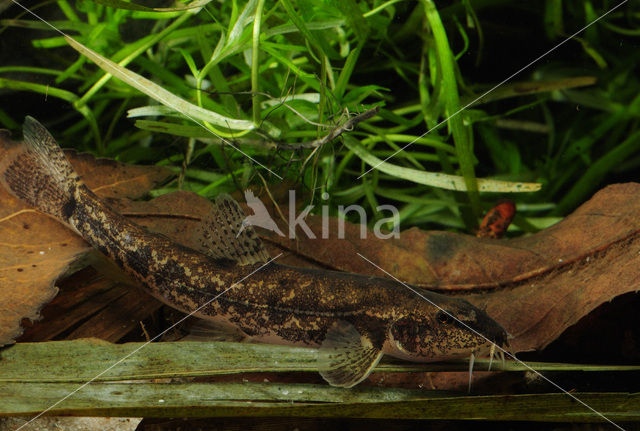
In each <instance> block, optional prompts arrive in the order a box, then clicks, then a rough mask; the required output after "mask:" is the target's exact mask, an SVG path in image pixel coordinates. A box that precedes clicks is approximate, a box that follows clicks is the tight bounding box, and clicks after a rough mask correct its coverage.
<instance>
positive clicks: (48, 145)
mask: <svg viewBox="0 0 640 431" xmlns="http://www.w3.org/2000/svg"><path fill="white" fill-rule="evenodd" d="M23 134H24V141H23V142H22V144H21V145H19V146H17V147H15V148H12V149H11V150H10V151H9V152H8V154H7V156H6V157H5V158H4V160H1V161H0V184H2V186H4V187H5V188H6V189H7V191H9V192H10V193H11V194H13V195H14V196H16V197H17V198H19V199H21V200H23V201H24V202H26V203H28V204H29V205H31V206H33V207H35V208H37V209H38V210H40V211H42V212H44V213H47V214H49V215H51V216H54V217H56V218H58V219H60V220H62V221H64V222H67V221H68V219H69V217H70V215H71V213H72V212H73V208H74V207H75V202H76V200H75V196H74V194H75V191H76V189H77V187H78V185H79V183H80V178H79V177H78V175H77V174H76V173H75V171H74V170H73V167H72V166H71V164H70V163H69V161H68V160H67V158H66V157H65V155H64V153H63V152H62V149H60V147H59V146H58V144H57V143H56V141H55V139H54V138H53V136H51V134H50V133H49V132H48V131H47V129H45V128H44V126H43V125H42V124H40V123H39V122H38V121H36V120H35V119H34V118H32V117H27V118H26V119H25V121H24V126H23Z"/></svg>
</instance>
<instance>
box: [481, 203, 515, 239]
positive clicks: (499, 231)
mask: <svg viewBox="0 0 640 431" xmlns="http://www.w3.org/2000/svg"><path fill="white" fill-rule="evenodd" d="M515 215H516V204H515V203H513V202H512V201H510V200H504V201H500V202H498V204H497V205H496V206H494V207H493V208H491V209H490V210H489V212H487V214H486V215H485V216H484V218H483V219H482V223H481V224H480V228H479V229H478V232H477V233H476V236H477V237H478V238H496V239H497V238H502V237H503V236H504V234H505V233H507V228H508V227H509V225H510V224H511V220H513V216H515Z"/></svg>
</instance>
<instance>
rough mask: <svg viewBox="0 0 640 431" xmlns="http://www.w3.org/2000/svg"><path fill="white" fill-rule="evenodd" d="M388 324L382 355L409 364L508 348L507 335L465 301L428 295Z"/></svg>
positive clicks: (501, 328) (406, 308)
mask: <svg viewBox="0 0 640 431" xmlns="http://www.w3.org/2000/svg"><path fill="white" fill-rule="evenodd" d="M427 293H428V295H422V294H421V295H420V297H418V298H415V302H414V305H413V306H411V307H403V310H404V311H403V312H399V313H396V317H395V318H394V319H393V320H392V321H391V323H390V326H389V332H388V337H387V341H386V343H385V348H384V350H385V353H387V354H389V355H391V356H394V357H397V358H400V359H406V360H409V361H415V362H432V361H440V360H445V359H453V358H458V357H467V356H469V355H471V354H483V353H485V352H488V351H489V350H490V349H491V347H492V346H493V345H496V346H498V347H503V346H507V332H506V331H505V330H504V328H503V327H502V326H500V324H499V323H497V322H496V321H495V320H493V319H492V318H491V317H489V316H488V315H487V314H486V313H485V312H484V311H482V310H480V309H479V308H477V307H475V306H474V305H472V304H471V303H469V302H468V301H465V300H463V299H458V298H450V297H447V296H444V295H439V294H435V293H433V292H427Z"/></svg>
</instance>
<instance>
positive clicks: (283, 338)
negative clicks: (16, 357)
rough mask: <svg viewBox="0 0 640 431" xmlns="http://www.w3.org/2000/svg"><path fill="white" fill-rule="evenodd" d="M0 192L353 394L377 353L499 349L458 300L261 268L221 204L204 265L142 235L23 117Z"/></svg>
mask: <svg viewBox="0 0 640 431" xmlns="http://www.w3.org/2000/svg"><path fill="white" fill-rule="evenodd" d="M0 183H2V184H3V186H4V187H5V188H7V190H9V191H10V192H11V193H12V194H14V195H15V196H17V197H18V198H20V199H22V200H24V201H25V202H27V203H28V204H30V205H32V206H34V207H36V208H37V209H39V210H40V211H42V212H44V213H46V214H49V215H51V216H53V217H55V218H57V219H58V220H60V221H62V222H64V223H65V224H67V225H68V226H70V227H71V228H72V229H74V230H75V231H76V232H77V233H78V234H80V235H81V236H82V237H83V238H84V239H85V240H86V241H87V242H88V243H90V244H91V245H92V246H93V247H95V248H96V249H97V250H99V251H100V252H102V253H103V254H104V255H106V256H107V257H108V258H109V259H110V260H112V261H113V262H115V263H116V264H117V265H118V266H119V267H120V268H121V269H122V270H124V271H125V272H126V273H127V274H128V275H129V276H130V277H131V278H133V279H134V280H135V281H136V282H137V283H138V284H140V285H141V286H142V287H144V288H145V289H146V290H147V291H148V292H149V293H151V294H152V295H153V296H155V297H156V298H158V299H160V300H161V301H163V302H164V303H166V304H168V305H169V306H171V307H174V308H177V309H179V310H181V311H184V312H187V313H190V312H192V311H193V310H196V309H198V308H199V307H201V306H202V305H203V304H205V303H207V302H208V301H211V299H213V298H215V297H217V296H218V295H219V297H217V298H216V299H215V300H214V301H211V302H210V303H209V304H208V305H206V306H204V307H202V308H201V309H200V310H199V311H198V312H197V313H196V315H197V316H199V317H202V318H205V319H209V320H214V321H217V322H219V323H222V324H227V325H232V326H234V327H235V328H238V329H240V330H242V331H243V332H244V333H245V334H247V335H248V336H250V337H252V338H253V339H255V340H257V341H262V342H269V343H278V344H293V345H301V346H319V347H320V354H319V369H320V372H321V374H322V376H323V377H324V378H325V379H326V380H327V381H328V382H329V383H330V384H332V385H335V386H344V387H350V386H353V385H355V384H357V383H359V382H360V381H362V380H363V379H364V378H366V377H367V375H368V374H369V373H370V372H371V370H372V369H373V367H374V366H375V365H376V364H377V363H378V361H379V360H380V358H381V356H382V355H383V354H385V353H386V354H389V355H392V356H395V357H398V358H402V359H407V360H411V361H421V362H425V361H435V360H442V359H448V358H454V357H461V356H469V355H470V354H473V353H477V352H482V351H485V350H488V349H489V347H490V346H491V345H492V344H493V343H495V344H498V345H504V344H505V343H506V333H505V331H504V329H503V328H502V327H501V326H500V325H499V324H497V323H496V322H495V321H493V320H492V319H491V318H490V317H489V316H487V315H486V314H485V313H484V312H483V311H481V310H479V309H477V308H476V307H474V306H473V305H471V304H469V303H468V302H467V301H465V300H462V299H456V298H450V297H447V296H444V295H439V294H436V293H433V292H430V291H427V290H424V289H420V288H417V287H412V289H415V291H416V292H418V293H419V295H417V294H416V293H415V292H412V291H411V290H409V289H405V288H403V287H402V286H401V285H399V284H398V283H397V282H393V281H391V280H387V279H383V278H376V277H368V276H362V275H357V274H349V273H341V272H335V271H324V270H314V269H306V268H296V267H289V266H284V265H277V264H275V263H267V262H268V260H269V256H268V253H267V252H266V250H265V249H264V247H263V246H262V243H261V242H260V240H259V238H258V237H257V235H256V234H255V232H254V231H253V229H252V228H251V227H243V226H242V220H243V219H244V214H243V213H242V210H241V209H240V207H239V206H238V204H237V203H236V202H235V201H234V200H233V199H231V198H230V197H229V196H226V195H223V196H220V197H219V198H218V199H217V200H216V202H215V205H214V209H213V211H212V213H211V214H210V216H209V218H208V220H207V221H206V223H204V226H205V228H203V230H202V231H201V232H200V234H201V237H202V240H203V245H206V246H207V248H208V250H209V252H208V253H207V254H204V253H200V252H198V251H195V250H192V249H190V248H188V247H185V246H182V245H180V244H177V243H175V242H173V241H171V240H169V239H168V238H166V237H164V236H162V235H158V234H154V233H151V232H149V231H147V230H146V229H145V228H143V227H141V226H139V225H136V224H135V223H132V222H131V221H129V220H128V219H126V218H125V217H123V216H122V215H120V214H118V213H117V212H115V211H114V210H112V209H111V208H110V207H109V206H108V205H106V204H105V203H104V202H103V201H101V200H100V199H99V198H98V197H97V196H96V195H95V194H94V193H93V192H92V191H91V190H89V189H88V188H87V187H86V185H85V184H84V183H83V182H82V180H81V179H80V178H79V177H78V175H77V174H76V173H75V172H74V170H73V168H72V167H71V165H70V163H69V162H68V161H67V159H66V157H65V156H64V153H63V152H62V150H61V149H60V147H59V146H58V145H57V143H56V142H55V140H54V139H53V137H52V136H51V135H50V134H49V133H48V132H47V130H46V129H45V128H44V127H43V126H42V125H41V124H40V123H38V122H37V121H36V120H34V119H33V118H31V117H27V119H26V121H25V125H24V142H23V143H22V145H21V146H20V147H18V148H13V149H12V150H11V151H10V152H9V154H8V156H7V157H6V158H5V159H4V160H2V161H0ZM261 267H262V268H261ZM258 269H259V271H257V272H256V270H258ZM253 272H256V273H255V274H253V275H251V274H252V273H253ZM239 280H242V281H241V282H239V283H238V281H239ZM234 283H237V284H236V285H235V286H234V287H233V288H232V289H229V287H230V286H232V285H233V284H234Z"/></svg>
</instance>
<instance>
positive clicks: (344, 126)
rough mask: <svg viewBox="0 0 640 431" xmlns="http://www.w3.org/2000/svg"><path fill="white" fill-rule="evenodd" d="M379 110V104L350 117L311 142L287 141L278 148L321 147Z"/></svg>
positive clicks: (279, 144)
mask: <svg viewBox="0 0 640 431" xmlns="http://www.w3.org/2000/svg"><path fill="white" fill-rule="evenodd" d="M378 111H380V107H379V106H375V107H373V108H371V109H369V110H367V111H365V112H363V113H362V114H358V115H356V116H355V117H353V118H350V119H349V120H347V121H345V122H344V123H342V124H341V125H339V126H337V127H336V128H334V129H333V130H331V131H330V132H329V133H328V134H327V135H325V136H324V137H322V138H320V139H315V140H313V141H309V142H300V143H296V144H285V143H278V144H277V145H278V148H280V149H284V150H297V149H300V148H317V147H320V146H322V145H324V144H327V143H329V142H331V141H333V140H334V139H335V138H337V137H338V136H340V135H342V134H343V133H344V132H349V131H351V130H353V129H354V128H355V127H356V126H357V125H358V123H360V122H362V121H365V120H368V119H369V118H371V117H373V116H375V115H376V114H377V113H378Z"/></svg>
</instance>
